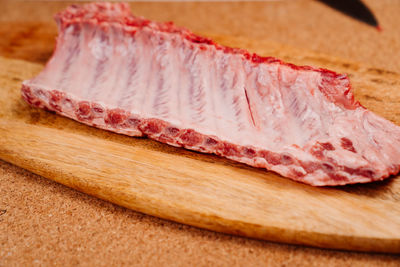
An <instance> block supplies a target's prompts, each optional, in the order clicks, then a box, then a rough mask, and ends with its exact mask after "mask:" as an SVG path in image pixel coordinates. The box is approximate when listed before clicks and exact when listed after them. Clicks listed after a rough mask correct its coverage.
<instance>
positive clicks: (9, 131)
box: [0, 36, 400, 253]
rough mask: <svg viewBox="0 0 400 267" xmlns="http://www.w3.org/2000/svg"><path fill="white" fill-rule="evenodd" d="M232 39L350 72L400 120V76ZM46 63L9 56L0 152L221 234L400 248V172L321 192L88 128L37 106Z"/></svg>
mask: <svg viewBox="0 0 400 267" xmlns="http://www.w3.org/2000/svg"><path fill="white" fill-rule="evenodd" d="M211 37H213V38H214V39H215V40H216V41H218V42H220V43H223V44H225V45H230V46H236V47H244V48H248V49H249V50H251V51H254V52H258V53H260V54H262V55H275V56H278V57H281V58H283V59H285V60H286V61H290V62H293V63H296V64H311V65H315V66H321V67H327V68H330V69H333V70H335V71H338V72H346V73H348V74H349V75H350V78H351V80H352V84H353V86H354V89H355V93H356V98H357V99H358V100H360V101H361V103H362V104H363V105H365V106H366V107H367V108H369V109H371V110H372V111H374V112H376V113H378V114H379V115H381V116H383V117H386V118H387V119H389V120H391V121H393V122H394V123H397V124H400V111H399V110H400V90H399V89H400V74H397V73H393V72H389V71H385V70H381V69H376V68H369V67H366V66H361V65H359V64H356V63H351V62H350V63H349V62H345V61H342V60H339V59H336V58H332V57H327V56H323V55H319V54H314V53H309V52H305V51H298V50H294V49H291V48H288V47H284V46H281V45H276V44H272V43H266V42H255V41H250V40H245V39H240V38H232V37H224V36H211ZM42 68H43V66H42V65H40V64H34V63H28V62H26V61H22V60H13V59H6V58H1V57H0V158H1V159H3V160H5V161H8V162H11V163H13V164H15V165H18V166H20V167H23V168H25V169H28V170H30V171H32V172H34V173H37V174H39V175H42V176H44V177H47V178H49V179H52V180H55V181H57V182H59V183H62V184H64V185H67V186H70V187H72V188H75V189H77V190H80V191H82V192H85V193H88V194H90V195H94V196H96V197H99V198H102V199H105V200H108V201H111V202H113V203H116V204H119V205H121V206H124V207H128V208H131V209H134V210H137V211H140V212H143V213H147V214H150V215H154V216H157V217H161V218H165V219H169V220H173V221H177V222H181V223H185V224H190V225H194V226H198V227H201V228H206V229H210V230H214V231H219V232H225V233H231V234H237V235H243V236H248V237H253V238H259V239H265V240H271V241H277V242H285V243H292V244H305V245H311V246H317V247H323V248H335V249H346V250H360V251H376V252H391V253H400V177H399V178H398V177H392V178H390V179H388V180H386V181H383V182H377V183H372V184H366V185H351V186H344V187H336V188H315V187H311V186H308V185H303V184H300V183H296V182H293V181H291V180H288V179H286V178H283V177H281V176H279V175H276V174H274V173H272V172H267V171H265V170H260V169H256V168H252V167H248V166H246V165H243V164H239V163H235V162H232V161H230V160H226V159H222V158H219V157H217V156H214V155H204V154H200V153H195V152H191V151H187V150H185V149H180V148H174V147H171V146H168V145H165V144H160V143H157V142H155V141H152V140H148V139H145V138H132V137H127V136H122V135H118V134H113V133H110V132H106V131H103V130H99V129H96V128H91V127H88V126H85V125H82V124H80V123H78V122H75V121H72V120H69V119H66V118H63V117H61V116H58V115H55V114H53V113H50V112H46V111H43V110H39V109H35V108H31V107H29V106H28V105H27V104H26V103H25V102H23V101H22V100H21V98H20V94H19V90H20V85H21V82H22V80H24V79H28V78H31V77H33V76H34V75H36V74H37V73H38V72H39V71H40V70H41V69H42Z"/></svg>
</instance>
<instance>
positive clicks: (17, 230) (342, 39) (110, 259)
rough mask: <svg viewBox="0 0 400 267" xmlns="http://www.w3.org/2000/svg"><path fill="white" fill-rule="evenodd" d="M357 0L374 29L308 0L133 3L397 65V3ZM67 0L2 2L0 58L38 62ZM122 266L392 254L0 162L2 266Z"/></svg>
mask: <svg viewBox="0 0 400 267" xmlns="http://www.w3.org/2000/svg"><path fill="white" fill-rule="evenodd" d="M364 2H366V3H367V4H368V5H369V6H370V7H371V9H372V10H373V11H374V13H375V14H376V16H377V18H378V20H379V21H380V23H381V26H382V28H383V31H382V32H378V31H377V30H376V29H374V28H372V27H369V26H366V25H364V24H362V23H360V22H357V21H355V20H353V19H351V18H348V17H346V16H344V15H342V14H340V13H338V12H336V11H333V10H331V9H330V8H328V7H326V6H324V5H322V4H321V3H319V2H317V1H312V0H287V1H275V2H234V3H227V2H210V3H206V2H197V3H195V2H175V3H165V2H162V3H154V2H151V3H137V2H134V3H132V4H131V6H132V10H133V12H134V13H135V14H137V15H142V16H145V17H147V18H151V19H155V20H159V21H167V20H173V21H174V22H175V23H176V24H178V25H180V26H185V27H187V28H189V29H191V30H193V31H195V32H197V33H209V34H210V35H226V36H236V37H243V38H247V39H252V40H266V41H270V42H275V43H282V44H285V45H287V46H292V47H295V48H297V49H305V50H315V51H318V52H321V53H325V54H329V55H333V56H336V57H340V58H344V59H346V60H348V61H356V62H361V63H363V64H366V65H370V66H373V67H377V68H381V69H387V70H390V71H395V72H400V28H399V27H398V25H399V24H400V16H399V15H398V14H400V1H396V0H381V1H373V0H369V1H364ZM66 5H67V3H64V2H20V1H18V2H11V1H2V2H0V10H1V14H0V22H1V23H0V36H1V38H0V55H1V56H6V57H10V58H18V59H25V60H28V61H32V62H39V63H45V62H46V60H47V59H48V58H49V56H50V55H51V52H52V49H53V47H54V37H55V35H56V28H55V24H54V23H53V21H52V14H53V13H55V12H57V11H58V10H61V9H62V8H64V7H65V6H66ZM1 67H2V66H0V68H1ZM0 89H1V88H0ZM399 90H400V88H399ZM0 138H1V137H0ZM121 264H127V265H128V264H129V265H152V266H159V265H178V266H182V265H199V266H208V265H241V266H250V265H251V266H254V265H255V266H257V265H262V266H265V265H267V264H269V265H271V266H296V265H304V266H376V265H383V266H400V257H399V256H396V255H384V254H367V253H352V252H341V251H333V250H323V249H315V248H307V247H302V246H293V245H283V244H275V243H271V242H265V241H257V240H251V239H247V238H241V237H235V236H230V235H224V234H219V233H214V232H210V231H206V230H201V229H197V228H194V227H190V226H185V225H181V224H178V223H173V222H169V221H165V220H161V219H158V218H154V217H151V216H147V215H144V214H140V213H137V212H134V211H131V210H127V209H125V208H121V207H118V206H116V205H113V204H111V203H108V202H105V201H102V200H99V199H96V198H93V197H90V196H87V195H85V194H82V193H79V192H77V191H75V190H73V189H69V188H67V187H65V186H62V185H59V184H57V183H55V182H52V181H49V180H47V179H45V178H42V177H39V176H37V175H34V174H31V173H29V172H27V171H25V170H23V169H20V168H18V167H15V166H13V165H11V164H8V163H6V162H3V161H0V266H29V265H38V266H40V265H61V266H64V265H65V266H71V265H74V266H75V265H85V266H87V265H94V266H97V265H99V266H105V265H107V266H108V265H121Z"/></svg>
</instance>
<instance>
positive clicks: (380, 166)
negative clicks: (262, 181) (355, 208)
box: [22, 3, 400, 186]
mask: <svg viewBox="0 0 400 267" xmlns="http://www.w3.org/2000/svg"><path fill="white" fill-rule="evenodd" d="M55 18H56V21H57V23H58V27H59V36H58V39H57V45H56V49H55V52H54V54H53V56H52V58H51V59H50V60H49V62H48V63H47V65H46V67H45V69H44V70H43V71H42V72H41V73H40V74H39V75H38V76H37V77H35V78H33V79H31V80H28V81H24V82H23V85H22V97H23V98H24V99H25V100H26V101H27V102H28V103H29V104H31V105H32V106H35V107H39V108H45V109H49V110H52V111H55V112H57V113H58V114H61V115H64V116H66V117H69V118H72V119H74V120H77V121H79V122H82V123H85V124H88V125H91V126H95V127H98V128H102V129H106V130H109V131H113V132H117V133H121V134H126V135H130V136H148V137H149V138H152V139H155V140H157V141H160V142H163V143H167V144H169V145H172V146H177V147H185V148H187V149H191V150H195V151H200V152H204V153H214V154H217V155H220V156H223V157H226V158H229V159H232V160H235V161H238V162H242V163H245V164H248V165H251V166H254V167H260V168H265V169H268V170H271V171H274V172H277V173H279V174H281V175H283V176H286V177H289V178H291V179H293V180H296V181H300V182H303V183H307V184H311V185H315V186H325V185H343V184H352V183H365V182H371V181H376V180H382V179H384V178H386V177H388V176H390V175H391V174H396V173H397V172H399V164H400V149H399V148H400V128H399V127H398V126H396V125H395V124H393V123H391V122H390V121H388V120H386V119H384V118H381V117H379V116H377V115H375V114H374V113H372V112H371V111H369V110H367V109H365V108H364V107H363V106H361V105H360V103H359V102H357V101H355V100H354V97H353V93H352V91H351V87H350V83H349V79H348V78H347V76H346V75H342V74H337V73H335V72H332V71H329V70H325V69H318V68H313V67H307V66H295V65H292V64H288V63H284V62H282V61H281V60H278V59H276V58H272V57H261V56H258V55H257V54H252V53H249V52H248V51H246V50H243V49H236V48H229V47H225V46H222V45H219V44H216V43H215V42H213V41H212V40H210V39H207V38H204V37H200V36H197V35H195V34H193V33H192V32H190V31H188V30H186V29H183V28H178V27H176V26H174V25H173V24H172V23H158V22H153V21H150V20H147V19H144V18H141V17H136V16H133V15H132V14H131V13H130V9H129V6H128V5H127V4H110V3H92V4H86V5H83V6H76V5H73V6H70V7H68V8H67V9H66V10H65V11H62V12H61V13H58V14H57V15H56V16H55Z"/></svg>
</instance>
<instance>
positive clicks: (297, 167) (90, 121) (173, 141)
mask: <svg viewBox="0 0 400 267" xmlns="http://www.w3.org/2000/svg"><path fill="white" fill-rule="evenodd" d="M21 94H22V97H23V98H24V99H25V101H26V102H27V103H28V104H30V105H31V106H33V107H37V108H42V109H45V110H50V111H55V112H56V113H58V114H60V115H63V116H66V117H68V118H71V119H74V120H76V121H79V122H81V123H84V124H87V125H89V126H94V127H97V128H101V129H104V130H108V131H111V132H116V133H120V134H124V135H128V136H136V137H139V136H148V137H149V138H151V139H154V140H156V141H159V142H162V143H166V144H169V145H172V146H175V147H184V148H187V149H190V150H194V151H198V152H202V153H213V154H216V155H219V156H223V157H225V158H228V159H231V160H234V161H238V162H241V163H245V164H248V165H250V166H254V167H257V168H265V169H269V170H272V171H276V172H278V173H280V174H282V175H284V176H286V177H288V178H291V179H293V180H295V181H299V182H303V183H307V184H310V185H313V186H338V185H345V184H354V183H366V182H371V181H379V180H383V179H385V178H387V177H388V176H390V175H392V174H396V173H397V172H398V171H399V167H400V166H393V168H389V169H388V172H387V173H386V174H385V175H383V176H379V177H374V170H373V169H367V168H361V169H349V168H347V167H346V166H337V165H335V164H334V163H327V162H320V163H316V162H307V161H302V160H299V159H297V158H294V157H292V156H291V155H290V154H288V153H275V152H271V151H268V150H265V149H260V148H256V147H249V146H240V145H237V144H233V143H230V142H227V141H224V140H221V139H220V138H218V137H216V136H209V135H204V134H202V133H199V132H197V131H196V130H194V129H182V128H179V127H177V126H175V125H173V124H170V123H168V122H166V121H163V120H160V119H156V118H142V117H140V116H139V115H137V114H130V113H129V112H127V111H125V110H122V109H119V108H109V107H106V106H104V105H102V104H100V103H96V102H89V101H79V100H77V99H76V98H75V97H72V96H69V95H67V94H65V93H64V92H60V91H57V90H45V89H44V88H35V86H34V85H30V84H28V83H25V82H24V83H23V86H22V90H21ZM66 106H67V107H69V108H65V107H66ZM61 107H63V108H61ZM323 147H324V149H327V150H329V146H328V145H326V144H325V145H324V146H323ZM327 168H328V169H330V170H328V171H330V176H329V179H327V178H326V177H327V175H326V172H325V171H324V170H326V169H327ZM331 169H334V171H331ZM341 172H342V173H343V172H345V173H348V174H350V175H351V179H349V178H348V177H346V176H344V175H341V174H340V173H341ZM318 177H319V178H320V179H316V178H318Z"/></svg>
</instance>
